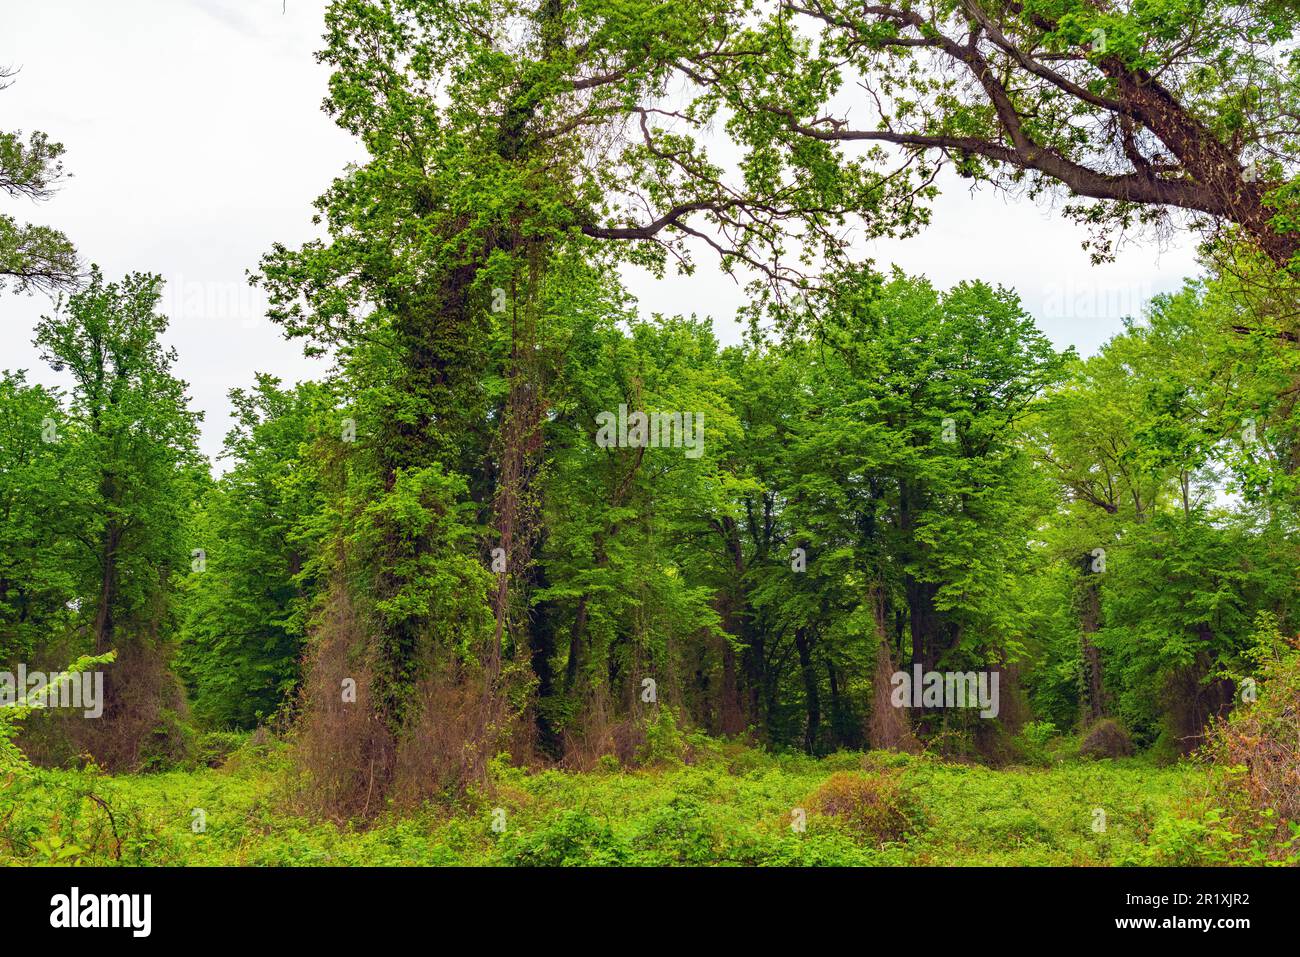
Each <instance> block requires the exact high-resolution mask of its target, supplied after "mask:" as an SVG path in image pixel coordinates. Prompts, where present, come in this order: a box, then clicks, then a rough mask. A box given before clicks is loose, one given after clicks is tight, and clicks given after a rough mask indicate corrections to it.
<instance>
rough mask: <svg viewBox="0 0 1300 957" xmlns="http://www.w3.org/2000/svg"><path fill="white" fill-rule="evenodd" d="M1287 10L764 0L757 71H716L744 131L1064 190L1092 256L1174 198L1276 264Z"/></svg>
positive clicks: (1291, 175)
mask: <svg viewBox="0 0 1300 957" xmlns="http://www.w3.org/2000/svg"><path fill="white" fill-rule="evenodd" d="M1298 25H1300V10H1298V9H1297V7H1296V5H1295V4H1294V3H1286V2H1282V0H1263V2H1239V0H1160V2H1154V0H886V2H880V3H870V2H869V3H862V2H852V0H781V2H780V3H779V4H777V10H776V12H775V13H774V14H773V15H772V18H771V20H770V21H769V22H768V23H767V24H766V26H765V28H764V31H763V34H762V35H763V36H764V37H765V40H766V45H767V47H768V48H769V49H770V50H772V51H774V52H772V54H771V56H770V57H769V58H768V60H767V61H764V62H765V66H764V67H763V68H762V69H755V65H756V64H757V63H758V62H760V61H755V60H752V59H750V58H744V57H738V58H735V59H733V60H731V61H729V62H728V64H727V69H726V70H725V71H721V72H720V73H719V75H718V80H719V81H720V83H721V84H722V85H723V86H724V87H725V88H726V89H727V90H728V99H729V102H730V104H731V106H732V107H733V108H734V109H736V110H737V111H738V113H739V114H740V115H741V116H742V117H746V119H745V120H744V121H743V123H742V124H741V125H747V126H749V127H750V128H751V130H752V132H751V133H750V135H751V137H753V138H755V139H760V138H762V137H765V136H771V135H777V136H784V137H796V138H803V139H806V140H808V141H811V142H815V143H823V144H845V143H851V142H857V143H864V144H868V145H873V146H875V145H882V144H883V145H892V146H894V147H897V148H898V149H899V150H901V153H902V155H903V156H904V157H906V159H905V164H910V163H914V162H917V161H922V162H924V163H926V164H928V165H930V166H933V165H937V164H941V163H945V162H947V163H951V164H952V165H953V167H955V169H956V170H957V172H958V173H960V174H961V175H963V176H968V177H973V178H975V179H977V180H981V181H987V182H991V183H994V184H997V185H999V186H1002V187H1007V188H1014V189H1023V190H1025V191H1027V192H1028V193H1029V194H1031V195H1038V194H1040V193H1044V192H1047V191H1058V192H1060V191H1063V192H1064V193H1065V194H1066V195H1067V196H1069V197H1070V198H1071V200H1072V201H1071V203H1070V205H1068V206H1067V211H1068V212H1069V213H1071V214H1072V215H1074V216H1075V217H1077V218H1078V219H1080V220H1082V221H1083V222H1086V223H1088V224H1090V225H1092V226H1093V227H1096V232H1095V236H1094V241H1093V248H1094V252H1095V254H1096V255H1098V256H1103V257H1104V256H1106V255H1109V254H1110V253H1111V252H1112V251H1113V246H1114V242H1115V240H1116V239H1117V238H1118V237H1119V236H1120V235H1122V234H1123V232H1124V231H1125V229H1127V228H1128V227H1132V226H1137V225H1161V224H1165V223H1167V222H1169V221H1170V216H1171V214H1172V213H1175V212H1182V213H1187V214H1190V215H1191V216H1192V217H1193V218H1194V219H1196V220H1198V221H1200V222H1201V223H1202V224H1204V225H1209V226H1230V227H1235V228H1236V229H1237V230H1239V232H1240V233H1241V234H1242V235H1244V236H1245V237H1246V238H1248V239H1249V241H1251V242H1252V243H1253V244H1255V245H1256V246H1257V247H1258V248H1260V249H1261V250H1262V251H1263V252H1264V253H1265V254H1266V256H1267V257H1268V258H1269V259H1270V260H1271V261H1272V262H1273V263H1274V264H1275V265H1284V264H1287V263H1290V262H1291V261H1292V259H1293V257H1294V256H1295V255H1296V252H1297V250H1298V249H1300V232H1297V231H1296V229H1295V226H1294V224H1293V220H1294V204H1295V198H1294V197H1295V192H1296V183H1295V176H1296V174H1297V168H1296V159H1297V154H1296V136H1295V133H1296V127H1295V116H1296V113H1297V96H1298V95H1300V82H1298V74H1297V60H1296V58H1295V43H1294V38H1295V32H1296V29H1297V26H1298ZM813 34H815V35H817V36H818V39H817V40H811V39H809V37H810V35H813ZM792 51H793V52H792ZM876 156H877V158H878V159H880V160H881V161H882V162H890V161H891V160H890V157H894V158H896V157H897V156H898V153H894V152H890V153H885V154H876ZM1076 199H1077V200H1079V201H1078V202H1074V200H1076Z"/></svg>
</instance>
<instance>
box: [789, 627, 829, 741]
mask: <svg viewBox="0 0 1300 957" xmlns="http://www.w3.org/2000/svg"><path fill="white" fill-rule="evenodd" d="M794 645H795V649H796V650H797V651H798V652H799V671H800V673H801V674H802V675H803V693H804V710H805V711H806V712H807V723H806V724H805V725H804V735H803V749H804V750H805V751H806V752H808V753H809V754H815V753H816V752H817V736H818V733H819V732H820V731H821V723H822V711H821V701H820V699H819V698H818V696H817V669H816V668H815V667H813V660H812V642H811V641H810V640H809V638H808V629H806V628H796V629H795V633H794Z"/></svg>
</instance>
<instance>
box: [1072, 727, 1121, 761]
mask: <svg viewBox="0 0 1300 957" xmlns="http://www.w3.org/2000/svg"><path fill="white" fill-rule="evenodd" d="M1132 753H1133V741H1132V739H1131V738H1129V736H1128V732H1127V731H1125V730H1124V729H1123V728H1122V727H1121V726H1120V724H1119V722H1118V721H1115V720H1114V719H1113V718H1102V719H1101V720H1100V721H1098V722H1097V723H1096V724H1094V725H1093V726H1092V727H1091V728H1089V729H1088V732H1087V733H1086V734H1085V735H1084V736H1083V743H1082V744H1080V745H1079V754H1081V755H1082V756H1084V757H1087V758H1124V757H1128V756H1129V755H1131V754H1132Z"/></svg>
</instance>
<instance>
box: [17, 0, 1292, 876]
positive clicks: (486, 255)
mask: <svg viewBox="0 0 1300 957" xmlns="http://www.w3.org/2000/svg"><path fill="white" fill-rule="evenodd" d="M276 6H277V7H278V6H279V5H278V4H277V5H276ZM324 23H325V33H324V36H323V37H322V38H321V40H320V45H319V53H318V60H319V62H320V63H321V64H322V65H323V66H324V67H326V68H327V69H328V71H329V83H328V90H327V91H324V93H325V100H324V110H325V112H326V113H327V114H328V116H329V117H330V118H331V119H332V121H333V122H334V123H336V124H337V125H338V126H339V127H341V128H342V129H343V130H344V131H346V132H347V133H348V134H349V135H350V136H351V137H353V138H354V139H355V140H356V142H357V143H358V144H359V145H360V146H361V147H362V148H363V149H364V154H365V157H366V159H365V161H364V162H362V163H357V164H355V165H353V166H351V167H349V168H346V169H341V170H339V171H338V174H337V177H336V178H335V179H334V180H333V181H332V182H330V183H322V184H321V190H322V191H321V192H320V195H319V199H318V200H317V201H316V204H315V208H314V210H313V209H304V210H303V214H302V218H303V220H304V221H308V220H310V221H311V223H312V224H313V225H314V227H315V230H316V233H315V236H316V238H313V239H310V240H308V241H306V242H301V243H289V242H276V243H272V244H270V245H269V246H268V247H267V248H266V249H265V253H264V255H263V257H262V258H261V260H260V261H259V262H254V263H249V264H248V267H249V270H250V272H249V277H250V279H249V281H250V282H252V283H253V284H254V285H255V286H256V287H257V288H258V289H260V290H262V291H263V292H264V293H265V295H266V296H267V298H268V301H269V303H270V310H269V312H268V318H269V319H270V320H271V321H272V322H273V323H275V324H276V325H277V326H278V327H279V329H280V331H281V332H282V334H283V336H284V337H286V338H287V339H289V340H292V341H294V342H295V343H297V344H299V345H301V347H302V349H303V350H304V352H305V353H306V354H307V355H310V356H314V357H317V368H319V370H320V374H319V375H318V376H316V377H314V378H312V379H310V380H304V381H299V382H288V381H282V380H281V379H280V378H278V377H276V376H274V375H272V374H269V373H266V372H262V371H259V370H258V368H257V357H256V356H249V359H248V363H249V365H248V374H247V376H246V378H245V379H243V380H242V381H239V382H232V383H229V384H228V388H229V393H228V395H229V402H230V406H231V408H232V409H233V422H234V424H233V427H232V428H231V429H230V431H229V434H228V435H227V436H226V438H225V442H224V447H223V450H222V452H221V454H220V456H219V457H217V458H216V459H215V460H210V459H209V457H208V456H205V455H204V454H203V453H202V452H201V450H200V447H199V432H200V425H201V421H202V416H203V413H202V411H200V410H199V409H198V408H197V407H196V406H195V404H194V402H193V400H192V397H191V394H190V386H189V384H188V383H187V382H186V381H184V380H183V379H182V378H181V377H180V375H179V373H178V372H177V370H176V364H177V362H178V352H177V350H176V348H175V347H174V346H173V345H171V344H170V339H169V319H168V316H167V315H166V312H165V310H164V303H165V295H164V292H165V290H164V282H163V279H162V277H161V275H159V274H157V273H153V272H150V271H149V269H150V264H149V263H140V264H139V270H140V271H133V272H129V273H127V274H125V275H120V276H118V275H107V274H105V273H104V272H103V271H102V270H101V269H100V268H99V267H98V266H95V265H93V263H94V261H95V254H96V251H95V250H93V249H83V248H82V247H81V246H80V245H79V244H77V243H76V242H75V237H74V238H69V237H68V236H66V235H64V234H63V233H62V232H60V231H59V230H57V229H55V228H52V227H49V226H43V225H39V224H27V223H24V222H23V221H22V218H23V217H24V216H27V215H32V216H36V217H37V218H39V217H40V215H41V212H43V211H44V209H45V208H46V207H45V206H44V205H43V203H44V201H45V200H49V201H50V203H51V208H52V207H53V206H57V204H58V198H57V197H56V196H55V195H54V194H55V190H56V186H57V184H58V183H59V182H60V181H61V180H62V179H63V178H64V177H66V175H67V172H66V171H65V169H64V164H65V162H67V163H68V164H69V165H70V167H71V166H73V165H75V155H74V154H72V153H69V154H68V155H66V156H65V152H64V148H63V146H62V145H61V144H60V143H59V142H57V141H56V139H55V137H56V136H57V135H58V133H57V130H55V129H52V130H51V132H50V133H49V134H48V135H47V134H46V133H44V132H27V133H22V132H18V131H12V132H5V131H3V130H0V189H2V190H3V192H4V193H5V194H6V196H7V197H8V198H9V199H10V200H24V199H25V200H36V201H37V203H38V205H36V206H35V207H32V206H31V204H30V203H28V204H26V205H25V206H18V205H11V204H8V203H6V205H5V206H4V212H3V213H0V296H3V297H4V298H6V299H12V298H14V297H18V296H31V295H35V296H37V297H46V298H47V299H48V302H49V305H48V308H47V309H45V310H44V315H43V317H42V318H41V320H40V321H39V322H38V323H37V324H36V326H35V328H33V329H31V330H29V332H28V336H27V337H28V338H30V339H31V341H32V342H33V344H34V346H35V348H36V349H37V350H38V351H39V354H40V356H41V358H42V361H43V362H44V363H45V365H46V369H45V370H42V375H40V376H37V375H35V374H34V373H33V371H32V370H23V369H7V370H6V371H3V372H0V704H3V705H4V707H0V860H4V861H6V862H10V863H21V864H38V863H74V864H96V865H105V864H107V865H112V864H295V865H296V864H304V865H305V864H340V863H354V864H363V865H365V864H369V865H374V864H391V863H405V864H444V865H445V864H509V865H560V864H565V865H569V864H576V865H589V864H596V865H606V864H643V865H679V864H680V865H711V864H728V863H730V864H747V865H764V864H795V865H817V864H832V865H835V864H840V865H842V864H852V865H858V864H866V865H870V864H909V865H946V864H954V863H979V864H1016V865H1025V864H1031V865H1032V864H1056V865H1085V864H1114V865H1126V864H1155V865H1161V864H1163V865H1200V864H1247V865H1249V864H1254V865H1258V864H1291V865H1294V864H1297V863H1300V746H1298V745H1297V742H1298V741H1300V637H1297V636H1300V603H1297V601H1296V599H1297V584H1298V572H1300V408H1298V407H1297V400H1298V399H1300V129H1297V126H1296V117H1297V116H1298V115H1300V45H1298V44H1297V36H1298V34H1300V9H1297V8H1296V6H1295V5H1294V4H1292V3H1287V2H1282V0H1254V2H1233V0H888V2H884V3H881V4H865V5H864V4H861V3H851V2H847V0H726V2H723V0H333V2H332V3H330V4H329V6H328V9H327V11H326V14H325V20H324ZM3 76H4V79H3V81H0V83H3V84H14V83H18V82H27V81H26V80H25V79H24V78H23V77H22V76H20V75H19V74H17V73H15V72H9V73H5V74H4V75H3ZM6 95H8V93H7V92H5V91H3V90H0V103H2V102H3V98H4V97H5V96H6ZM53 122H54V121H53V119H52V120H51V123H53ZM0 126H3V124H0ZM5 129H7V127H5ZM950 174H955V175H956V177H958V181H960V182H962V183H963V184H966V183H970V184H972V185H978V186H979V187H980V188H981V189H987V190H996V191H1001V192H1003V193H1005V194H1006V195H1007V196H1008V197H1012V198H1014V199H1015V200H1016V201H1017V202H1035V201H1036V202H1039V203H1040V204H1041V205H1043V206H1044V208H1045V209H1050V215H1053V216H1058V217H1064V218H1067V219H1069V220H1070V221H1072V222H1073V223H1075V224H1076V229H1077V233H1078V241H1079V242H1080V243H1082V244H1084V246H1085V248H1086V249H1087V250H1088V252H1089V254H1090V255H1091V256H1092V258H1093V261H1094V262H1095V263H1097V264H1103V263H1106V262H1107V261H1109V260H1111V259H1112V258H1113V257H1114V256H1115V255H1116V254H1117V251H1118V250H1120V249H1121V248H1123V246H1124V245H1125V244H1134V243H1136V244H1142V245H1147V246H1150V247H1151V248H1153V249H1154V248H1156V247H1158V246H1159V245H1160V244H1161V243H1162V242H1165V241H1166V240H1167V239H1168V238H1169V237H1171V236H1176V235H1177V236H1181V235H1186V234H1191V235H1194V236H1195V237H1196V242H1197V244H1198V246H1197V248H1198V262H1199V264H1200V271H1199V272H1198V273H1197V274H1195V275H1189V276H1187V277H1186V279H1185V282H1184V283H1183V285H1182V288H1181V289H1179V290H1177V291H1175V292H1172V293H1161V294H1158V295H1155V296H1154V297H1152V298H1151V299H1150V300H1149V301H1148V302H1146V303H1145V304H1144V305H1143V307H1142V309H1141V310H1140V314H1137V315H1133V316H1131V317H1129V318H1128V319H1126V320H1125V322H1124V325H1123V328H1122V329H1121V330H1119V331H1118V332H1117V333H1116V334H1115V335H1113V336H1111V337H1110V338H1109V339H1108V340H1107V341H1106V342H1105V343H1104V345H1102V346H1101V348H1100V349H1098V350H1095V351H1093V352H1091V354H1083V353H1081V352H1080V351H1079V350H1077V349H1075V348H1073V347H1069V346H1060V345H1057V344H1054V343H1053V341H1052V339H1050V338H1049V337H1048V336H1047V335H1046V334H1045V333H1044V332H1043V331H1042V329H1041V326H1040V321H1039V318H1036V317H1035V316H1034V315H1033V314H1031V310H1030V309H1029V307H1027V306H1026V304H1025V303H1024V302H1022V299H1021V295H1020V293H1018V292H1017V290H1015V289H1011V288H1005V287H1003V286H1001V285H999V284H997V283H994V282H990V281H987V280H986V279H985V278H981V276H979V275H969V276H967V277H966V279H965V280H964V281H961V282H958V283H955V284H951V285H946V286H945V285H940V284H938V283H936V282H934V281H932V280H931V279H929V278H927V277H926V276H925V275H920V274H914V273H912V272H908V271H905V270H903V269H901V268H898V267H894V266H890V265H888V264H882V263H878V262H875V261H873V260H871V259H869V258H866V257H864V256H863V255H862V253H861V246H860V245H857V244H859V243H860V242H861V241H862V240H863V239H864V238H866V239H871V238H891V239H904V240H908V241H911V237H919V236H922V235H924V234H925V232H926V231H927V230H930V229H935V228H937V227H936V226H934V225H932V224H931V216H932V210H933V204H934V201H935V200H936V198H937V196H938V194H939V190H940V184H941V183H944V182H947V181H948V180H946V179H945V178H944V177H945V176H948V175H950ZM143 201H144V200H142V202H143ZM33 210H34V211H33ZM10 212H13V213H14V214H15V215H14V216H11V215H8V213H10ZM1006 254H1007V255H1008V256H1014V255H1016V251H1015V250H1014V249H1008V250H1007V253H1006ZM633 267H634V268H638V269H643V270H648V271H649V272H650V273H652V274H653V275H655V276H658V277H664V278H671V277H673V276H675V275H691V274H695V273H696V272H697V271H699V272H706V271H713V272H719V273H722V274H725V275H727V276H730V277H734V280H735V282H737V283H739V284H741V286H742V287H743V288H744V290H745V305H744V307H743V309H742V310H741V314H740V316H739V317H738V319H739V321H740V323H741V327H742V330H743V333H742V335H741V336H740V337H739V341H738V342H735V343H733V344H726V343H725V342H724V340H725V339H726V338H727V337H725V336H720V334H719V329H720V326H721V324H722V323H723V322H725V321H726V319H727V317H725V316H723V317H719V316H718V315H716V314H711V312H710V304H709V303H707V302H703V303H701V304H700V308H699V312H698V313H695V314H690V315H678V314H665V313H661V312H659V311H655V309H654V304H653V303H647V302H644V301H641V300H638V299H637V298H636V297H635V296H633V295H632V293H631V291H630V290H629V288H628V286H627V283H626V281H625V275H626V270H627V269H628V268H633ZM0 308H3V304H2V302H0ZM5 364H6V365H7V363H5ZM45 373H53V374H54V375H56V376H57V377H58V380H59V381H60V382H61V383H63V384H62V385H61V386H57V387H56V386H50V385H45V384H42V382H40V381H37V380H38V379H41V380H44V379H45V378H47V376H46V375H45ZM33 675H36V676H38V677H37V678H35V679H33V678H32V676H33Z"/></svg>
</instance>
